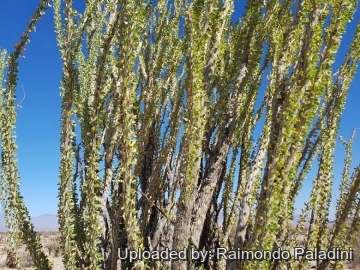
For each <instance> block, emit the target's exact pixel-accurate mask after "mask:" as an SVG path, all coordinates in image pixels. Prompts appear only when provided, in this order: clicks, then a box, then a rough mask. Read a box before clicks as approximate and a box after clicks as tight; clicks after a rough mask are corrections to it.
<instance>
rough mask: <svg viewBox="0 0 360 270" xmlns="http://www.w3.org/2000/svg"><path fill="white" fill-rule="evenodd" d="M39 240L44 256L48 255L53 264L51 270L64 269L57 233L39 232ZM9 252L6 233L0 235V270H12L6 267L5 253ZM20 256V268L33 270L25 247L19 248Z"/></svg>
mask: <svg viewBox="0 0 360 270" xmlns="http://www.w3.org/2000/svg"><path fill="white" fill-rule="evenodd" d="M39 234H40V240H41V244H42V246H43V249H44V251H45V254H46V255H49V259H50V261H52V262H53V264H54V267H53V270H63V269H65V268H64V266H63V264H62V261H61V260H62V259H61V251H60V247H59V241H60V240H59V236H60V234H59V233H58V232H41V233H39ZM8 250H9V236H8V235H7V234H6V233H0V269H4V270H8V269H9V270H10V269H14V268H8V267H7V265H6V259H7V257H8V256H7V251H8ZM20 254H21V258H22V266H23V267H24V269H27V270H30V269H34V268H33V267H31V266H32V260H31V258H30V256H29V255H28V254H27V252H26V251H25V246H21V248H20Z"/></svg>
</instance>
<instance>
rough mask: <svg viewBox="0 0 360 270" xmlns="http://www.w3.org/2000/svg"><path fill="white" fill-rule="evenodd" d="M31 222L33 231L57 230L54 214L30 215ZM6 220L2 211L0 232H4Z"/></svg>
mask: <svg viewBox="0 0 360 270" xmlns="http://www.w3.org/2000/svg"><path fill="white" fill-rule="evenodd" d="M31 222H32V224H33V225H34V228H35V231H37V232H39V231H57V230H58V228H59V225H58V219H57V216H56V215H41V216H36V217H31ZM6 231H7V227H6V222H5V216H4V214H3V213H0V232H6Z"/></svg>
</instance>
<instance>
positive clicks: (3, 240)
mask: <svg viewBox="0 0 360 270" xmlns="http://www.w3.org/2000/svg"><path fill="white" fill-rule="evenodd" d="M39 235H40V239H41V243H42V246H43V249H44V251H45V254H46V255H48V256H49V259H50V261H51V262H52V263H53V270H63V269H65V268H64V266H63V264H62V257H61V251H60V246H59V243H60V234H59V232H56V231H53V232H49V231H47V232H39ZM354 251H355V260H354V261H353V262H346V263H345V267H344V270H360V238H359V240H358V241H357V243H356V244H355V246H354ZM20 254H21V258H22V267H23V269H26V270H34V268H33V267H32V260H31V258H30V256H29V255H28V254H27V253H26V252H25V246H21V248H20ZM0 269H4V270H11V269H16V267H15V265H14V258H13V257H12V256H11V253H9V235H8V234H7V233H0ZM310 269H316V268H315V267H312V268H309V270H310Z"/></svg>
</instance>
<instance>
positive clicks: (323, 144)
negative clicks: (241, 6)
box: [0, 0, 360, 270]
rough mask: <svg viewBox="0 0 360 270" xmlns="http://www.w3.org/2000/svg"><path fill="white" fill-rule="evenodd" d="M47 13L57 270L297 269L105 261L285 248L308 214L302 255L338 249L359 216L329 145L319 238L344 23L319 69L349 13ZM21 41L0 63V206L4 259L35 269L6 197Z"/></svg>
mask: <svg viewBox="0 0 360 270" xmlns="http://www.w3.org/2000/svg"><path fill="white" fill-rule="evenodd" d="M47 3H48V1H42V2H41V4H40V6H39V9H38V12H40V13H41V12H43V9H44V6H45V5H46V4H47ZM52 4H53V6H54V13H55V18H54V21H55V28H56V34H57V42H58V46H59V52H60V57H61V59H62V65H63V76H62V81H61V97H62V107H61V110H62V115H61V127H62V132H61V141H60V152H61V161H60V182H59V210H58V217H59V225H60V232H61V235H62V237H61V238H62V239H61V249H62V254H63V263H64V266H65V268H66V269H117V267H118V265H119V264H120V267H121V269H145V268H152V269H174V270H178V269H180V270H182V269H189V268H191V269H204V268H206V269H239V268H240V269H274V270H275V269H283V268H284V267H287V269H305V268H306V267H307V264H308V263H309V262H308V261H307V260H306V258H303V259H301V260H295V259H290V260H283V261H282V260H275V259H269V260H243V261H235V260H224V259H222V260H218V259H217V258H216V256H213V257H211V258H210V257H207V259H206V260H204V261H202V262H200V261H192V260H191V259H190V258H188V259H187V260H168V261H165V260H163V261H161V260H144V259H142V260H136V261H131V260H129V259H125V260H122V261H121V262H120V263H119V262H118V255H119V250H122V251H124V250H125V249H126V248H128V249H131V250H139V251H141V250H152V251H160V250H166V249H169V250H183V249H184V248H195V249H197V250H207V251H209V250H216V249H217V248H220V247H222V248H225V249H227V250H229V249H235V250H236V249H243V250H270V251H271V250H277V249H278V248H281V249H283V250H291V249H292V248H293V247H295V246H297V245H298V234H299V233H300V232H301V231H302V230H303V229H302V227H303V225H304V223H305V222H306V220H307V217H308V216H310V221H309V226H308V229H307V234H306V239H305V248H306V249H307V250H312V249H314V248H318V249H321V250H331V248H333V247H338V248H340V249H347V248H349V246H351V243H352V241H353V240H354V236H355V235H356V232H358V231H359V209H360V204H359V184H360V169H359V167H358V168H356V169H355V171H354V173H353V174H352V175H351V176H350V174H351V172H350V169H349V166H350V165H349V164H350V162H351V146H352V142H353V140H354V136H352V138H351V139H350V141H349V142H347V141H345V140H343V141H342V142H343V143H344V145H345V146H346V153H347V156H346V157H347V158H346V162H345V165H344V173H343V179H342V183H341V187H340V188H341V196H340V198H339V200H338V203H337V212H336V224H335V226H334V228H333V229H332V230H329V229H328V221H329V220H328V219H329V204H330V202H331V194H332V186H333V175H332V171H333V167H334V157H333V152H334V146H335V142H336V138H337V136H338V129H339V119H340V116H341V114H342V111H343V109H344V106H345V102H346V97H347V93H348V89H349V85H350V83H351V81H352V79H353V78H354V75H355V71H356V68H357V65H358V60H359V56H360V51H359V50H360V45H359V44H360V26H359V24H358V26H357V28H356V31H355V33H354V37H353V41H352V43H351V45H350V48H349V51H348V53H347V55H346V57H345V60H344V61H343V63H342V64H341V65H340V68H339V69H338V70H336V72H334V70H333V67H332V64H333V63H334V62H335V60H336V59H335V55H336V52H337V51H338V49H339V45H340V40H341V37H342V36H343V35H344V33H345V29H346V25H347V23H348V22H349V21H350V20H352V18H353V15H354V13H355V10H356V9H357V4H358V2H357V1H354V0H351V1H350V0H344V1H341V2H340V1H309V0H304V1H287V0H284V1H273V0H268V1H258V0H249V1H247V2H246V8H245V10H244V15H243V16H242V17H241V18H240V19H239V20H238V21H237V22H233V21H232V14H233V12H234V1H230V0H221V1H214V0H211V1H208V0H194V1H185V0H182V1H177V0H174V1H162V0H158V1H125V0H107V1H98V0H88V1H86V3H85V11H84V12H83V13H80V12H79V11H77V10H76V9H75V8H74V6H73V3H72V1H71V0H65V1H61V0H54V1H52ZM40 13H39V14H40ZM36 14H37V13H36ZM37 18H38V17H36V18H35V19H34V21H36V20H37ZM28 29H30V30H31V27H30V28H28ZM30 30H27V32H26V33H27V34H26V35H24V37H23V38H22V39H21V42H20V43H19V44H17V45H16V46H15V52H14V53H13V54H10V56H9V57H8V58H6V56H5V54H4V53H3V54H2V58H1V59H0V63H1V66H0V68H1V70H0V71H1V74H3V71H4V70H8V72H7V77H6V78H5V79H6V80H5V86H4V89H3V97H2V100H1V101H2V103H1V104H2V107H1V140H2V164H1V165H2V177H1V183H2V195H3V197H2V198H3V207H4V209H5V213H6V217H7V223H8V226H9V228H10V232H11V235H12V239H13V242H12V243H13V249H14V250H16V245H17V244H18V243H19V242H21V241H23V242H25V244H26V245H27V246H28V247H29V250H30V253H31V255H32V257H33V259H34V260H35V261H36V262H37V267H38V268H39V269H49V266H48V265H49V263H48V260H47V258H46V257H45V255H44V254H43V252H42V251H41V246H40V244H39V241H38V239H37V238H36V236H35V234H34V233H33V227H32V225H31V223H30V222H29V219H28V218H27V216H28V213H27V210H26V208H25V206H24V204H23V201H22V198H21V196H20V193H19V188H18V183H17V180H18V178H19V176H18V172H17V165H16V162H15V159H14V156H15V146H16V144H15V139H14V137H13V136H12V132H13V128H14V126H15V119H16V110H15V107H16V106H15V105H14V95H15V92H14V89H15V87H16V79H17V77H16V71H17V63H16V59H17V58H18V57H19V55H20V53H21V52H22V50H23V47H24V45H25V43H26V41H27V37H28V33H29V32H30ZM265 77H266V78H267V80H266V86H265V87H263V86H262V82H264V81H265V80H264V78H265ZM1 79H3V78H1ZM259 103H260V105H258V104H259ZM259 125H261V126H262V129H259V130H260V131H257V130H258V129H257V128H256V127H257V126H259ZM20 147H21V146H20ZM315 157H317V158H318V164H315V163H314V162H313V159H314V158H315ZM310 168H313V169H317V174H316V177H315V178H314V180H313V189H312V193H311V196H310V200H309V202H308V203H307V204H306V207H305V208H304V210H303V214H302V218H301V220H300V221H299V224H298V226H297V228H296V229H295V232H293V231H291V220H292V218H293V215H294V202H295V199H296V197H297V195H298V193H299V191H300V190H301V188H302V183H303V181H304V179H305V178H306V177H307V174H308V172H309V170H310ZM349 221H350V222H349ZM329 264H330V262H329V261H320V260H318V261H317V265H316V267H317V269H329V267H330V265H329ZM334 265H335V267H337V268H338V269H339V268H341V267H342V262H341V261H339V262H335V264H334Z"/></svg>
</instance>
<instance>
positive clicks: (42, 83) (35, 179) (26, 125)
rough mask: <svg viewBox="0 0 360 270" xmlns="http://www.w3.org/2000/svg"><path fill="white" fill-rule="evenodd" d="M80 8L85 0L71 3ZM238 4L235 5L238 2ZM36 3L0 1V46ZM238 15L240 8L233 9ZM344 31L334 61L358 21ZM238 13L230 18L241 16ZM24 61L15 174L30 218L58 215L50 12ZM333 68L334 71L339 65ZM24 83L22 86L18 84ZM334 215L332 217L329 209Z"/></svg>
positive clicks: (346, 133)
mask: <svg viewBox="0 0 360 270" xmlns="http://www.w3.org/2000/svg"><path fill="white" fill-rule="evenodd" d="M74 2H75V4H81V3H82V2H83V1H76V0H75V1H74ZM236 3H238V2H236ZM37 4H38V1H37V0H26V1H24V0H2V1H1V3H0V25H1V27H0V47H2V48H5V49H7V50H8V51H9V52H11V51H12V49H13V45H14V44H15V42H17V41H18V40H19V37H20V35H21V33H22V32H23V31H24V29H25V26H26V24H27V23H28V21H29V19H30V16H31V14H32V13H33V11H34V10H35V8H36V6H37ZM236 7H237V11H238V10H239V5H238V4H237V5H236ZM359 14H360V13H359V12H357V13H356V16H355V20H353V21H352V23H351V24H350V25H349V27H348V33H347V34H346V35H345V37H344V38H343V40H342V45H341V49H340V51H339V55H338V58H337V60H339V61H338V62H337V63H338V64H340V63H341V59H342V58H343V56H344V55H345V53H346V51H347V49H348V47H349V44H350V41H351V37H352V33H353V31H354V29H355V25H356V20H357V18H359V17H360V16H359ZM239 15H240V13H239V12H236V14H235V15H234V17H237V16H239ZM25 56H26V58H25V59H21V61H20V72H19V78H20V82H21V84H19V87H18V89H17V96H18V97H17V100H18V103H19V102H20V101H21V100H22V99H23V97H24V93H23V89H22V86H23V88H24V91H25V93H26V97H25V99H24V100H23V101H22V104H21V105H22V108H21V109H19V110H18V120H17V128H16V132H17V143H18V146H19V148H18V159H19V170H20V175H21V183H22V184H21V192H22V194H23V196H24V200H25V203H26V206H27V207H28V210H29V212H30V215H31V216H37V215H41V214H56V212H57V204H58V199H57V192H58V190H57V183H58V172H59V160H60V155H59V140H60V135H59V134H60V120H59V119H60V104H61V100H60V96H59V82H60V78H61V61H60V57H59V56H60V55H59V52H58V48H57V45H56V38H55V33H54V24H53V10H52V9H51V8H50V9H48V11H47V14H46V15H45V16H44V17H43V18H42V19H41V21H40V22H39V23H38V24H37V30H36V33H33V34H32V35H31V42H30V44H29V45H28V47H27V49H26V51H25ZM338 64H335V65H334V67H338ZM359 82H360V74H357V75H356V77H355V80H354V81H353V83H352V86H351V88H350V94H349V97H348V102H347V104H346V108H345V112H344V114H343V116H342V121H341V128H340V135H342V136H343V137H344V138H345V139H348V138H349V137H350V135H351V132H352V131H353V129H355V128H357V127H360V118H359V116H360V114H359V112H360V100H359V98H358V97H359V87H358V86H359ZM21 85H22V86H21ZM358 133H359V135H358V136H357V138H356V140H355V143H354V158H353V166H352V168H354V167H355V166H356V165H357V164H358V163H360V151H358V149H359V148H360V130H359V131H358ZM344 152H345V150H344V148H343V147H342V146H341V144H340V143H339V141H338V143H337V147H336V149H335V155H336V159H335V161H336V162H335V165H336V167H335V172H334V174H335V185H334V192H335V195H336V194H337V193H336V191H337V190H338V186H339V180H340V178H341V172H342V165H343V159H344ZM311 181H312V178H311V177H309V179H308V181H306V183H304V187H303V190H302V192H301V194H300V197H299V200H298V202H297V205H296V207H297V208H301V207H302V204H300V202H301V201H303V200H306V199H307V198H308V196H309V194H310V191H311ZM0 210H1V209H0ZM331 212H332V214H333V213H334V212H333V211H331Z"/></svg>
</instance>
